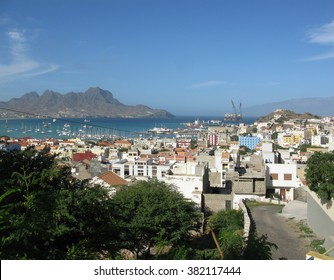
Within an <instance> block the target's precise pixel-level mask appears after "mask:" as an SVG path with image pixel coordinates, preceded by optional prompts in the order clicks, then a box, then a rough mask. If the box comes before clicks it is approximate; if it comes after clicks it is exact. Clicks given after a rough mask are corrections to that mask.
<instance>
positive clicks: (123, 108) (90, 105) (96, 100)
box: [0, 87, 173, 118]
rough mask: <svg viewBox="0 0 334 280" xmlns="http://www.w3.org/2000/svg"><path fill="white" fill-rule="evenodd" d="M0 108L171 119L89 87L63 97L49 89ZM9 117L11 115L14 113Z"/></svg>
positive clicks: (51, 113) (61, 114) (56, 114)
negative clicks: (126, 103)
mask: <svg viewBox="0 0 334 280" xmlns="http://www.w3.org/2000/svg"><path fill="white" fill-rule="evenodd" d="M0 108H8V109H12V110H15V111H20V112H29V113H33V114H37V115H40V116H52V117H54V118H60V117H67V118H69V117H71V118H82V117H119V118H140V117H149V118H160V117H161V118H165V117H173V115H172V114H171V113H169V112H167V111H166V110H162V109H152V108H150V107H148V106H145V105H136V106H130V105H125V104H123V103H121V102H119V101H118V100H117V99H116V98H114V96H113V94H112V93H111V92H110V91H107V90H103V89H101V88H99V87H91V88H89V89H88V90H87V91H85V92H70V93H66V94H60V93H58V92H54V91H51V90H47V91H45V92H44V93H43V94H42V95H38V93H36V92H30V93H27V94H25V95H23V96H22V97H20V98H12V99H11V100H9V101H7V102H0ZM11 114H12V115H13V113H11ZM7 115H8V113H7Z"/></svg>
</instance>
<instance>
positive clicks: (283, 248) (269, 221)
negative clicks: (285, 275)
mask: <svg viewBox="0 0 334 280" xmlns="http://www.w3.org/2000/svg"><path fill="white" fill-rule="evenodd" d="M288 206H289V207H288V209H289V215H286V214H285V212H286V211H284V209H283V211H282V212H283V214H281V213H279V212H280V210H281V207H280V206H275V205H261V206H256V207H254V208H252V210H251V212H252V216H253V219H254V221H255V224H256V229H257V232H258V233H259V234H267V235H268V241H270V242H273V243H275V244H276V245H277V246H278V249H277V250H275V249H273V251H272V259H273V260H278V259H288V260H305V254H306V253H307V252H308V251H310V250H311V248H310V247H309V243H310V242H309V240H308V239H307V238H305V237H304V236H303V234H302V232H301V231H300V229H299V225H298V222H299V219H300V218H301V217H305V215H302V216H298V217H293V212H294V209H292V208H294V207H292V208H291V207H290V205H289V204H288ZM285 207H287V206H285ZM303 211H304V212H305V211H306V208H305V210H301V207H299V205H297V206H296V209H295V212H296V214H297V213H298V215H300V213H301V212H303Z"/></svg>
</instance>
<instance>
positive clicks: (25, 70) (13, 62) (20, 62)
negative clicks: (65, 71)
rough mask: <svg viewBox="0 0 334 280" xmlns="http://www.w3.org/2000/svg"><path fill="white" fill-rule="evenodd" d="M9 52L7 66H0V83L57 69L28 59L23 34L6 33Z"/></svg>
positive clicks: (53, 65)
mask: <svg viewBox="0 0 334 280" xmlns="http://www.w3.org/2000/svg"><path fill="white" fill-rule="evenodd" d="M6 35H7V38H8V39H9V47H10V52H9V54H8V58H9V60H10V62H9V63H8V64H0V81H8V80H16V79H18V78H19V77H22V76H25V77H32V76H38V75H43V74H46V73H49V72H53V71H55V70H57V69H58V68H59V66H58V65H56V64H49V63H41V62H38V61H37V60H35V59H34V58H31V57H29V55H28V53H27V46H26V42H27V40H26V38H25V36H24V33H23V32H20V31H16V30H15V31H9V32H7V34H6Z"/></svg>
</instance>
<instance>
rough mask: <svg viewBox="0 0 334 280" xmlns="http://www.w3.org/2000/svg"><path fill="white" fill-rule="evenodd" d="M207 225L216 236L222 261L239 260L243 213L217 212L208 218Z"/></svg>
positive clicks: (241, 246) (238, 211)
mask: <svg viewBox="0 0 334 280" xmlns="http://www.w3.org/2000/svg"><path fill="white" fill-rule="evenodd" d="M208 224H209V227H210V228H211V229H213V230H214V231H215V233H216V234H217V235H218V240H219V244H220V247H221V249H222V252H223V256H224V259H226V260H236V259H241V258H242V253H243V248H244V242H243V228H244V216H243V212H242V211H241V210H222V211H219V212H217V213H215V214H214V215H213V216H211V217H210V219H209V221H208Z"/></svg>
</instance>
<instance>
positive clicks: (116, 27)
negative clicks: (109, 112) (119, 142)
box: [0, 0, 334, 116]
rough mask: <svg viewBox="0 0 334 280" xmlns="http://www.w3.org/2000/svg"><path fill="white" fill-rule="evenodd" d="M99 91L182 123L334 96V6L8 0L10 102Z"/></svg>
mask: <svg viewBox="0 0 334 280" xmlns="http://www.w3.org/2000/svg"><path fill="white" fill-rule="evenodd" d="M95 86H98V87H100V88H102V89H105V90H109V91H110V92H112V93H113V95H114V97H115V98H116V99H118V100H119V101H120V102H122V103H124V104H126V105H136V104H144V105H147V106H149V107H151V108H156V109H165V110H168V111H169V112H171V113H172V114H174V115H216V116H217V115H223V114H224V113H225V112H229V111H231V112H232V111H233V109H232V105H231V100H233V101H234V103H235V104H239V103H240V102H241V103H242V106H243V107H249V106H252V105H258V104H264V103H268V102H276V101H283V100H288V99H291V98H305V97H327V96H334V91H333V89H334V1H333V0H307V1H306V0H252V1H249V0H91V1H88V0H29V1H27V0H0V101H8V100H10V99H11V98H14V97H20V96H22V95H23V94H25V93H28V92H31V91H36V92H37V93H39V94H42V93H43V92H44V91H46V90H53V91H56V92H59V93H62V94H64V93H68V92H73V91H74V92H84V91H86V90H87V89H88V88H89V87H95Z"/></svg>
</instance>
